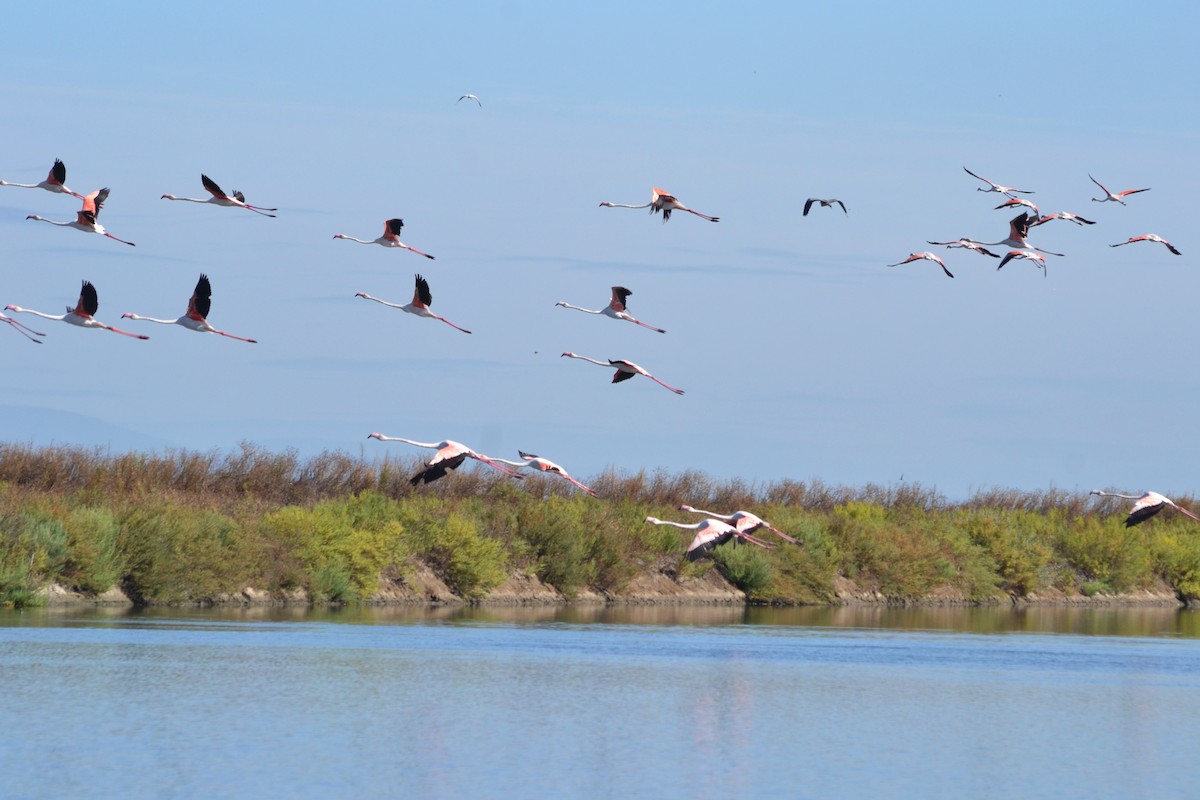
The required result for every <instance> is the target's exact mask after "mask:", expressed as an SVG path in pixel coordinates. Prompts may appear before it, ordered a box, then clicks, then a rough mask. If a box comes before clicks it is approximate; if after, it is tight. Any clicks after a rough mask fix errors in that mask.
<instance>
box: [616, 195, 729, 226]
mask: <svg viewBox="0 0 1200 800" xmlns="http://www.w3.org/2000/svg"><path fill="white" fill-rule="evenodd" d="M600 205H601V207H607V208H648V209H650V213H651V214H657V213H658V212H660V211H661V212H662V216H663V222H666V221H667V220H669V219H670V218H671V212H672V211H686V212H688V213H689V214H695V215H696V216H697V217H700V218H701V219H706V220H708V221H709V222H720V221H721V218H720V217H710V216H708V215H707V214H701V213H700V212H699V211H693V210H692V209H690V208H688V207H687V206H685V205H684V204H683V203H681V202H679V201H678V200H676V199H675V197H674V196H673V195H671V194H670V193H668V192H667V190H665V189H659V188H658V187H657V186H655V187H654V188H653V189H652V190H651V192H650V202H649V203H643V204H642V205H640V206H632V205H628V204H626V203H610V202H608V201H607V200H605V201H604V202H603V203H601V204H600Z"/></svg>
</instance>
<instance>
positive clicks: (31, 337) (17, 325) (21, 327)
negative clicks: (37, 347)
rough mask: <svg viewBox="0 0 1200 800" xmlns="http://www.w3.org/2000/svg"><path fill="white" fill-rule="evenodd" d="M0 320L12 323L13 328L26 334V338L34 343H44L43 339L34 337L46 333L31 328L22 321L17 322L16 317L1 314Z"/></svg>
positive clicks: (23, 334)
mask: <svg viewBox="0 0 1200 800" xmlns="http://www.w3.org/2000/svg"><path fill="white" fill-rule="evenodd" d="M0 322H4V323H7V324H9V325H11V326H12V328H13V330H15V331H16V332H17V333H19V334H21V335H22V336H24V337H25V338H26V339H28V340H29V341H31V342H33V343H34V344H41V343H42V340H41V339H35V338H34V337H35V336H45V335H46V334H44V333H40V332H38V331H35V330H34V329H33V328H30V327H28V326H26V325H22V324H21V323H20V322H17V321H16V320H15V319H13V318H12V317H10V316H8V315H7V314H0ZM30 334H32V335H30Z"/></svg>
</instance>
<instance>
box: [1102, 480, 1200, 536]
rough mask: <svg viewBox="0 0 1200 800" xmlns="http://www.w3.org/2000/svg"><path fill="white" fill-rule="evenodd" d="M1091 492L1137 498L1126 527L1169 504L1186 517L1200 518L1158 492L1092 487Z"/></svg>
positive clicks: (1127, 498)
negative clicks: (1113, 490)
mask: <svg viewBox="0 0 1200 800" xmlns="http://www.w3.org/2000/svg"><path fill="white" fill-rule="evenodd" d="M1089 494H1094V495H1099V496H1100V497H1120V498H1122V499H1123V500H1137V502H1136V503H1134V504H1133V508H1131V509H1129V516H1128V517H1126V518H1125V527H1126V528H1132V527H1133V526H1134V525H1137V524H1138V523H1139V522H1145V521H1146V520H1148V519H1150V518H1151V517H1153V516H1154V515H1155V514H1157V513H1158V512H1160V511H1162V510H1163V509H1164V508H1166V507H1167V506H1170V507H1171V508H1173V509H1175V510H1176V511H1178V512H1179V513H1180V514H1183V515H1184V516H1185V517H1190V518H1191V519H1194V520H1200V516H1196V515H1195V514H1193V513H1192V512H1191V511H1188V510H1187V509H1186V508H1183V507H1182V506H1178V505H1176V504H1175V503H1173V502H1171V500H1170V499H1169V498H1167V497H1164V496H1162V495H1161V494H1159V493H1158V492H1146V493H1145V494H1142V495H1136V494H1116V493H1115V492H1102V491H1100V490H1099V489H1092V491H1091V492H1089Z"/></svg>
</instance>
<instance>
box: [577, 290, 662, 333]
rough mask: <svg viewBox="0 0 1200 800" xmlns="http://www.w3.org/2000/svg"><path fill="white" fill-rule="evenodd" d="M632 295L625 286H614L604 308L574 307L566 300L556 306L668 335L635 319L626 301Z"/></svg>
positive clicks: (660, 329)
mask: <svg viewBox="0 0 1200 800" xmlns="http://www.w3.org/2000/svg"><path fill="white" fill-rule="evenodd" d="M631 294H633V292H631V291H629V290H628V289H626V288H625V287H624V286H614V287H612V299H611V300H609V302H608V305H607V306H606V307H604V308H599V309H595V310H592V309H590V308H580V307H579V306H573V305H571V304H570V303H568V302H566V301H564V300H559V301H558V302H557V303H555V304H554V305H555V306H562V307H563V308H570V309H574V310H575V311H582V312H584V313H585V314H603V315H604V316H606V317H608V318H609V319H622V320H625V321H626V322H632V323H634V324H635V325H641V326H642V327H643V328H649V329H650V330H652V331H658V332H659V333H666V331H665V330H663V329H662V328H656V327H654V326H653V325H647V324H646V323H645V322H642V321H641V320H639V319H635V318H634V316H633V315H632V314H630V313H629V308H628V307H627V305H626V303H625V301H626V299H627V298H628V297H629V296H630V295H631Z"/></svg>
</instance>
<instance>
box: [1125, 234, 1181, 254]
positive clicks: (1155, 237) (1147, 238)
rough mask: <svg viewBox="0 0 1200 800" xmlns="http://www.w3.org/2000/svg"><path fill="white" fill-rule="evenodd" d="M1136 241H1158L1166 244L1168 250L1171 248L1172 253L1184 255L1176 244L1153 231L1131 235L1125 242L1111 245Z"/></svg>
mask: <svg viewBox="0 0 1200 800" xmlns="http://www.w3.org/2000/svg"><path fill="white" fill-rule="evenodd" d="M1134 242H1158V243H1159V244H1161V245H1165V246H1166V248H1167V249H1168V250H1170V251H1171V252H1172V253H1174V254H1175V255H1177V256H1181V255H1183V253H1181V252H1179V251H1178V250H1176V249H1175V245H1173V244H1171V243H1170V242H1168V241H1167V240H1166V239H1164V238H1162V237H1161V236H1158V235H1156V234H1153V233H1145V234H1142V235H1141V236H1131V237H1129V238H1128V239H1126V240H1125V241H1123V242H1117V243H1116V244H1110V245H1109V247H1120V246H1121V245H1123V244H1133V243H1134Z"/></svg>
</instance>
